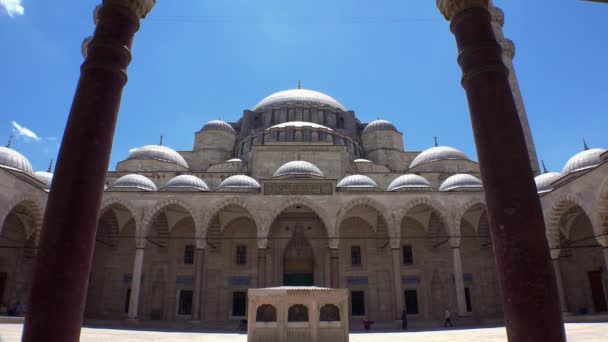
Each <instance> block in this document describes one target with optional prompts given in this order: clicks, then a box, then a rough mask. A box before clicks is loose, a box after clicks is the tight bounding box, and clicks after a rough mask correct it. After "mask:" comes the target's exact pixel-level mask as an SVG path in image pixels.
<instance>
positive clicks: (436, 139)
mask: <svg viewBox="0 0 608 342" xmlns="http://www.w3.org/2000/svg"><path fill="white" fill-rule="evenodd" d="M437 146H439V144H437V137H436V136H435V147H437Z"/></svg>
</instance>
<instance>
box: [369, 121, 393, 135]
mask: <svg viewBox="0 0 608 342" xmlns="http://www.w3.org/2000/svg"><path fill="white" fill-rule="evenodd" d="M373 131H395V132H398V131H397V128H396V127H395V126H394V125H393V124H392V123H390V122H388V121H386V120H375V121H372V122H370V123H368V124H367V126H365V128H364V129H363V134H365V133H369V132H373Z"/></svg>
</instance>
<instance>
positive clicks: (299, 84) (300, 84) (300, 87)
mask: <svg viewBox="0 0 608 342" xmlns="http://www.w3.org/2000/svg"><path fill="white" fill-rule="evenodd" d="M298 89H302V81H301V80H298Z"/></svg>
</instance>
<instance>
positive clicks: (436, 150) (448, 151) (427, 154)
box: [410, 146, 469, 169]
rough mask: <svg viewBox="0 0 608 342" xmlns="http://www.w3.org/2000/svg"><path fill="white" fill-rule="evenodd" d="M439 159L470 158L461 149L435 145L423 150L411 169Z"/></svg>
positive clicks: (411, 165)
mask: <svg viewBox="0 0 608 342" xmlns="http://www.w3.org/2000/svg"><path fill="white" fill-rule="evenodd" d="M437 160H469V158H467V156H466V155H465V154H464V153H462V152H461V151H459V150H457V149H455V148H453V147H449V146H435V147H431V148H429V149H427V150H424V151H422V152H421V153H420V154H419V155H417V156H416V158H414V160H412V163H411V164H410V169H411V168H413V167H416V166H418V165H421V164H425V163H430V162H433V161H437Z"/></svg>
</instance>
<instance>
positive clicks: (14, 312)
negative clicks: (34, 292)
mask: <svg viewBox="0 0 608 342" xmlns="http://www.w3.org/2000/svg"><path fill="white" fill-rule="evenodd" d="M26 312H27V305H26V304H25V303H21V302H17V303H15V304H14V305H13V306H10V307H9V306H7V305H6V304H2V305H1V306H0V316H25V313H26Z"/></svg>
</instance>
